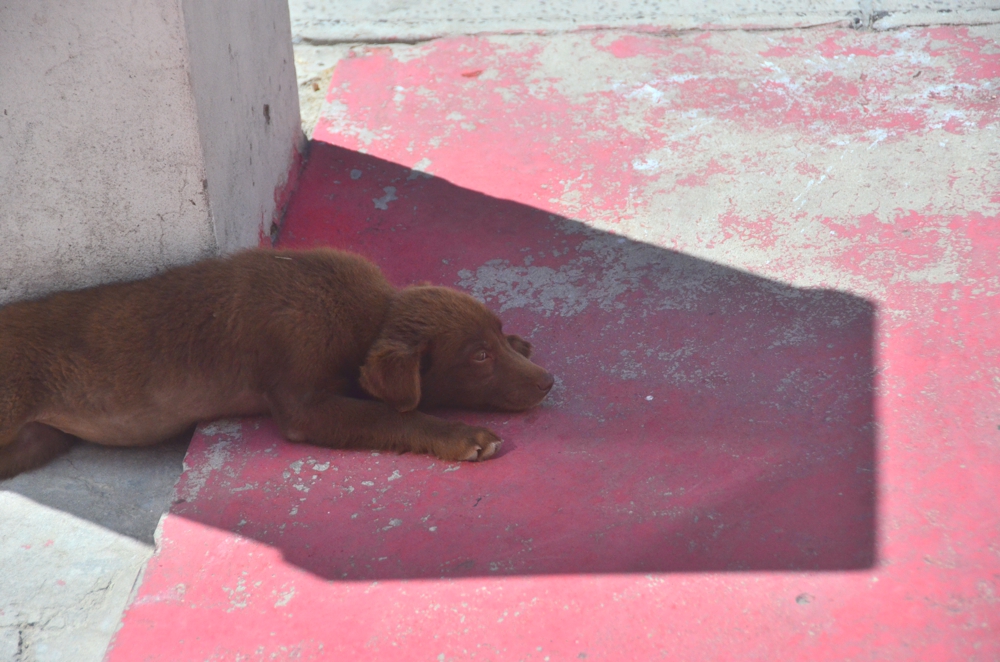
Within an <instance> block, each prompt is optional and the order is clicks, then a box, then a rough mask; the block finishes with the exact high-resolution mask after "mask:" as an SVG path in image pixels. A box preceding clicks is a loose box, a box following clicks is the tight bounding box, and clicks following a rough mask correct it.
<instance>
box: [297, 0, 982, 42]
mask: <svg viewBox="0 0 1000 662" xmlns="http://www.w3.org/2000/svg"><path fill="white" fill-rule="evenodd" d="M289 6H290V8H291V12H292V34H293V35H294V38H295V40H296V43H306V42H308V43H312V44H334V43H350V42H369V43H371V42H394V41H395V42H410V43H412V42H416V41H422V40H427V39H434V38H436V37H442V36H447V35H457V34H498V33H541V32H546V33H552V32H569V31H575V30H580V29H587V28H593V27H599V28H600V29H606V28H640V29H657V30H690V29H695V28H711V29H725V30H732V29H739V28H795V27H808V26H815V25H829V24H842V25H845V26H852V27H857V28H867V27H874V28H876V29H887V28H895V27H901V26H906V25H945V24H969V25H971V24H978V23H996V22H1000V8H998V7H997V5H996V3H995V2H993V1H992V0H929V1H925V2H915V1H913V0H822V1H820V2H810V1H808V0H749V1H739V2H710V3H706V2H697V1H695V0H673V1H672V2H659V1H657V0H619V1H617V2H599V1H596V0H583V1H579V0H549V1H548V2H545V3H538V2H528V1H526V0H515V1H509V2H504V3H496V2H489V1H487V0H471V1H469V2H463V3H454V2H448V1H447V0H422V1H421V2H402V1H400V0H290V2H289Z"/></svg>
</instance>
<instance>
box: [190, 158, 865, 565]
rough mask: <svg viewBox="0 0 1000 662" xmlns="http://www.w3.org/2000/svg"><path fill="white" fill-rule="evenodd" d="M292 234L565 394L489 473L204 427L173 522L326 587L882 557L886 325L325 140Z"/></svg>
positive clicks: (266, 427)
mask: <svg viewBox="0 0 1000 662" xmlns="http://www.w3.org/2000/svg"><path fill="white" fill-rule="evenodd" d="M312 150H313V151H312V156H311V160H310V163H309V164H308V166H307V169H306V171H305V173H304V175H303V181H302V185H301V188H300V190H299V192H298V194H297V196H296V198H295V200H294V201H293V204H292V206H291V207H290V209H289V214H288V217H287V221H286V225H285V227H284V229H283V231H282V235H281V242H280V243H281V244H282V245H283V246H285V247H294V248H298V247H307V246H313V245H333V246H336V247H341V248H347V249H350V250H354V251H356V252H359V253H362V254H364V255H366V256H368V257H370V258H371V259H373V260H374V261H375V262H377V263H378V264H379V265H380V266H381V267H382V268H383V269H384V270H385V271H386V273H387V274H388V275H389V277H390V279H391V280H393V281H394V282H396V283H397V284H399V285H405V284H408V283H412V282H417V281H423V280H429V281H432V282H435V283H440V284H447V285H454V286H456V287H459V288H462V289H465V290H467V291H469V292H471V293H473V294H474V295H476V296H478V297H479V298H481V299H483V300H485V301H486V302H487V303H488V305H490V306H491V307H492V308H493V309H494V310H496V311H498V312H499V313H500V314H501V317H502V318H503V319H504V320H505V330H507V331H509V332H515V333H519V334H521V335H523V336H525V337H526V338H527V339H529V340H530V341H531V342H532V343H534V344H535V346H536V348H537V350H536V355H535V357H534V358H535V360H537V361H538V362H539V363H541V364H542V365H544V366H546V367H547V368H549V369H550V370H551V371H552V372H553V373H554V374H555V375H556V376H557V378H558V381H557V386H556V388H555V389H554V391H553V393H552V394H551V395H550V397H549V398H548V400H547V401H546V402H545V403H543V405H542V406H541V407H540V408H538V409H536V410H534V411H531V412H528V413H526V414H523V415H514V416H509V415H493V414H470V413H448V414H446V415H448V416H458V417H460V418H462V419H463V420H466V421H469V422H475V423H480V424H485V425H488V426H490V427H492V428H493V429H494V430H496V431H497V432H498V433H499V434H500V435H501V436H502V437H503V438H504V439H505V445H504V447H503V450H502V452H501V453H500V454H499V456H498V457H497V458H496V459H494V460H491V461H489V462H486V463H483V464H482V465H462V466H461V467H460V468H456V467H457V465H448V464H444V463H441V462H437V461H435V460H433V459H432V458H428V457H418V456H400V457H395V456H386V455H377V454H376V455H373V454H369V453H349V452H335V451H328V450H325V449H317V448H311V447H304V446H293V445H290V444H287V443H285V442H282V441H279V439H278V433H277V430H276V429H275V428H274V427H273V425H272V424H271V423H270V422H269V421H266V420H249V421H245V422H243V424H242V425H235V426H234V425H223V426H218V425H216V426H208V427H205V428H203V432H202V433H201V434H196V436H195V441H194V443H193V445H192V447H191V450H190V452H189V455H188V458H187V464H188V465H189V466H190V467H191V469H190V470H189V471H188V472H187V473H186V474H185V476H183V477H182V479H181V482H180V484H179V487H178V490H179V492H178V493H179V495H180V496H181V499H182V501H181V502H179V503H177V504H176V505H175V506H174V509H173V512H174V513H176V514H178V515H180V516H183V517H186V518H189V519H192V520H195V521H197V522H201V523H203V524H206V525H210V526H213V527H218V528H221V529H225V530H229V531H233V532H236V533H239V534H240V535H242V536H247V537H250V538H253V539H256V540H258V541H261V542H264V543H266V544H268V545H271V546H274V547H276V548H279V549H281V550H282V552H283V554H284V556H285V558H286V559H287V560H288V561H289V562H291V563H294V564H296V565H298V566H300V567H302V568H303V569H305V570H308V571H310V572H312V573H315V574H317V575H320V576H322V577H325V578H329V579H346V580H352V579H356V580H371V579H389V578H433V577H460V576H477V575H521V574H537V573H546V574H547V573H622V572H677V571H708V570H721V571H739V570H804V569H808V570H846V569H856V568H866V567H870V566H872V565H873V564H874V563H875V561H876V549H875V523H876V521H875V519H876V518H875V486H876V463H875V447H874V443H875V419H874V412H873V346H872V343H873V320H874V313H875V310H874V307H873V306H872V304H871V303H869V302H868V301H866V300H864V299H861V298H858V297H855V296H852V295H850V294H846V293H843V292H837V291H830V290H815V289H813V290H807V289H798V288H795V287H790V286H788V285H785V284H782V283H779V282H775V281H772V280H768V279H765V278H761V277H758V276H755V275H753V274H750V273H746V272H743V271H738V270H734V269H731V268H728V267H725V266H722V265H719V264H714V263H711V262H707V261H704V260H701V259H696V258H693V257H690V256H687V255H684V254H681V253H678V252H675V251H671V250H665V249H662V248H658V247H656V246H652V245H648V244H644V243H640V242H636V241H633V240H631V239H627V238H624V237H619V236H615V235H613V234H608V233H605V232H600V231H595V230H593V229H591V228H589V227H587V226H586V225H584V224H582V223H579V222H577V221H573V220H571V219H567V218H562V217H557V216H553V215H551V214H548V213H546V212H544V211H541V210H538V209H534V208H531V207H527V206H524V205H521V204H517V203H513V202H510V201H505V200H500V199H496V198H492V197H489V196H487V195H484V194H482V193H478V192H475V191H471V190H467V189H463V188H460V187H458V186H455V185H452V184H450V183H449V182H447V181H444V180H442V179H438V178H434V177H429V176H427V175H424V174H422V173H418V172H414V171H412V170H410V169H408V168H405V167H402V166H400V165H397V164H394V163H391V162H387V161H384V160H380V159H378V158H374V157H371V156H367V155H364V154H360V153H357V152H353V151H350V150H346V149H343V148H339V147H335V146H332V145H328V144H324V143H315V144H314V145H313V147H312Z"/></svg>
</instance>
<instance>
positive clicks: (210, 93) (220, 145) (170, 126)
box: [0, 0, 302, 303]
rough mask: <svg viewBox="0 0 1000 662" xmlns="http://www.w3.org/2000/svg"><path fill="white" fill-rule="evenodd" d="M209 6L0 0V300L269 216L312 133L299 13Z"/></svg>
mask: <svg viewBox="0 0 1000 662" xmlns="http://www.w3.org/2000/svg"><path fill="white" fill-rule="evenodd" d="M198 4H199V3H195V2H189V3H185V2H183V1H182V0H138V1H135V2H132V1H129V0H100V1H97V0H82V1H81V0H34V1H33V2H30V3H29V2H21V1H20V0H0V113H2V114H0V233H2V234H0V237H2V238H0V303H2V302H5V301H10V300H13V299H17V298H23V297H30V296H35V295H39V294H42V293H45V292H49V291H52V290H56V289H63V288H77V287H83V286H87V285H91V284H95V283H100V282H107V281H112V280H120V279H125V278H133V277H138V276H144V275H148V274H151V273H155V272H156V271H158V270H160V269H162V268H164V267H165V266H168V265H173V264H179V263H184V262H189V261H192V260H195V259H197V258H200V257H204V256H208V255H215V254H218V253H221V252H227V251H232V250H235V249H237V248H240V247H243V246H251V245H255V244H256V243H257V241H258V237H259V236H260V233H261V232H266V231H267V229H268V228H269V226H270V221H271V217H272V215H273V213H274V210H275V191H276V189H278V190H280V189H281V188H282V187H283V186H284V183H285V180H286V176H287V174H288V172H289V171H290V169H291V168H292V166H293V164H294V163H295V162H296V158H295V157H296V150H297V149H300V148H301V145H302V138H301V132H300V131H298V130H297V127H298V121H299V115H298V99H297V97H296V93H295V78H294V73H293V71H292V67H291V55H290V53H291V43H290V33H289V27H288V25H289V23H288V9H287V6H286V5H285V4H284V3H267V2H264V1H263V0H252V1H249V2H242V3H240V5H241V9H240V13H241V14H242V15H241V16H239V17H236V18H234V17H233V14H234V12H233V11H232V9H233V7H234V6H235V5H236V4H237V3H236V0H216V1H215V2H210V3H207V5H206V6H203V7H194V5H198ZM188 5H191V6H192V7H188ZM185 11H189V12H190V13H192V14H194V13H197V15H196V16H195V15H189V16H185ZM230 47H232V55H231V56H230V55H229V53H230V50H229V49H230ZM220 51H221V52H222V53H224V54H225V57H224V58H223V57H221V56H220ZM265 99H266V100H269V101H270V103H269V114H270V123H269V124H268V123H267V121H266V119H265V118H264V116H263V115H264V114H263V103H267V101H263V100H265ZM289 127H295V130H291V129H290V128H289ZM251 155H252V158H253V161H254V165H253V166H251V165H250V163H249V162H250V157H251Z"/></svg>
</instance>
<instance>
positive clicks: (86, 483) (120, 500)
mask: <svg viewBox="0 0 1000 662" xmlns="http://www.w3.org/2000/svg"><path fill="white" fill-rule="evenodd" d="M190 441H191V433H190V432H188V433H187V434H186V435H182V436H180V437H178V438H176V439H173V440H171V441H169V442H167V443H164V444H160V445H159V446H152V447H146V448H109V447H106V446H98V445H97V444H87V443H80V444H78V445H77V446H75V447H73V449H72V450H71V451H70V452H69V453H67V454H66V455H63V456H62V457H59V458H57V459H56V460H54V461H53V462H51V463H50V464H47V465H46V466H44V467H41V468H40V469H36V470H35V471H29V472H28V473H23V474H21V475H19V476H15V477H14V478H11V479H9V480H4V481H0V491H4V492H14V493H17V494H20V495H21V496H25V497H27V498H29V499H31V500H32V501H35V502H37V503H41V504H44V505H46V506H49V507H50V508H56V509H58V510H62V511H63V512H67V513H69V514H71V515H75V516H76V517H79V518H81V519H85V520H89V521H91V522H94V523H95V524H99V525H100V526H103V527H104V528H106V529H110V530H112V531H116V532H117V533H120V534H122V535H126V536H130V537H132V538H134V539H136V540H138V541H139V542H143V543H146V544H147V545H152V544H153V535H154V533H155V532H156V525H157V523H158V522H159V521H160V517H162V516H163V515H164V514H165V513H166V512H167V510H169V509H170V503H171V500H172V499H173V496H174V485H175V484H176V482H177V478H178V477H179V476H180V475H181V470H182V469H183V461H184V454H185V453H186V452H187V448H188V444H189V443H190Z"/></svg>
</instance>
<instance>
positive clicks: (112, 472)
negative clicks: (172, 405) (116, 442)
mask: <svg viewBox="0 0 1000 662" xmlns="http://www.w3.org/2000/svg"><path fill="white" fill-rule="evenodd" d="M189 441H190V436H185V437H182V438H179V439H176V440H174V441H172V442H169V443H166V444H163V445H161V446H156V447H152V448H134V449H112V448H105V447H101V446H96V445H93V444H80V445H79V446H77V447H75V448H74V449H73V450H72V451H71V452H70V453H68V454H67V455H64V456H63V457H61V458H59V459H57V460H56V461H54V462H52V463H51V464H49V465H47V466H45V467H43V468H41V469H38V470H36V471H33V472H30V473H25V474H21V475H20V476H16V477H14V478H12V479H10V480H6V481H0V532H3V535H0V568H3V571H2V572H0V662H36V661H37V662H42V661H46V660H72V661H74V662H76V661H80V662H87V661H90V660H100V659H102V658H103V656H104V651H105V649H106V648H107V646H108V643H109V642H110V640H111V637H112V636H113V635H114V632H115V630H116V628H117V626H118V622H119V620H120V618H121V613H122V610H124V608H125V605H126V604H127V601H128V597H129V595H130V593H131V591H132V588H133V586H134V585H135V582H136V579H137V578H138V577H139V575H140V573H141V571H142V568H143V567H144V566H145V563H146V561H147V560H148V559H149V557H150V556H151V555H152V554H153V549H154V536H155V532H156V527H157V524H158V523H159V520H160V517H161V516H162V515H163V514H164V513H165V512H166V511H167V509H168V508H169V507H170V501H171V499H172V498H173V489H174V483H176V481H177V477H178V476H179V475H180V473H181V469H182V463H183V459H184V453H185V451H186V450H187V445H188V442H189Z"/></svg>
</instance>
